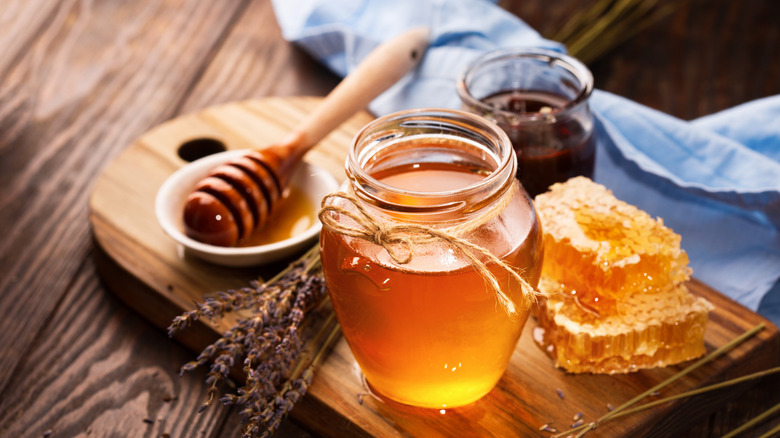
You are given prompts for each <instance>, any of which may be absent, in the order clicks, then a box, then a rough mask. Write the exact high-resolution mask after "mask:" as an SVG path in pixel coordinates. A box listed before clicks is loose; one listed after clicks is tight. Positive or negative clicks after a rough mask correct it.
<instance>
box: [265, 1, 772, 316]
mask: <svg viewBox="0 0 780 438" xmlns="http://www.w3.org/2000/svg"><path fill="white" fill-rule="evenodd" d="M273 5H274V11H275V13H276V16H277V19H278V22H279V24H280V26H281V28H282V33H283V35H284V37H285V38H286V39H287V40H289V41H292V42H294V43H296V44H298V45H300V46H301V47H303V48H304V49H305V50H307V51H308V52H309V53H311V54H312V55H313V56H314V57H315V58H316V59H318V60H320V61H321V62H322V63H324V64H325V65H327V66H328V67H329V68H330V69H331V70H333V71H334V72H335V73H337V74H339V75H342V76H344V75H346V74H347V73H349V72H350V71H352V70H353V69H354V68H355V66H356V65H357V64H358V63H359V62H360V61H361V60H362V59H363V57H364V56H365V55H366V54H367V53H369V52H370V51H371V50H372V49H373V48H374V47H375V46H376V45H378V44H379V43H381V42H383V41H385V40H388V39H390V38H392V37H393V36H395V35H397V34H399V33H401V32H403V31H404V30H407V29H410V28H412V27H417V26H428V27H429V28H430V29H431V35H430V38H429V39H430V47H429V49H428V51H427V53H426V55H425V57H424V58H423V60H422V62H421V64H420V66H419V67H418V69H417V70H416V71H414V72H413V73H410V74H409V75H407V76H406V77H405V78H404V79H403V80H401V81H400V82H399V83H398V84H396V85H395V86H394V87H392V88H391V89H390V90H388V91H387V92H385V93H384V94H382V95H381V96H380V97H378V98H377V99H375V100H374V101H373V102H372V103H371V105H370V110H371V111H372V112H373V113H374V114H375V115H384V114H388V113H391V112H394V111H398V110H402V109H408V108H420V107H442V108H459V107H460V100H459V98H458V96H457V93H456V91H455V82H456V79H457V77H458V75H459V74H460V73H461V72H462V71H463V69H464V68H465V67H466V65H468V64H469V63H470V62H471V61H472V60H474V59H475V58H476V57H477V56H479V55H481V54H483V53H485V52H486V51H489V50H493V49H498V48H510V47H519V46H527V47H540V48H547V49H551V50H557V51H561V52H563V51H565V47H563V46H562V45H560V44H559V43H557V42H554V41H550V40H547V39H544V38H542V37H541V36H540V35H539V34H538V33H537V32H536V31H535V30H533V29H532V28H530V27H529V26H528V25H527V24H525V23H524V22H523V21H522V20H520V19H519V18H517V17H515V16H514V15H512V14H510V13H508V12H506V11H504V10H503V9H501V8H500V7H498V6H496V5H495V4H494V3H493V2H490V1H486V0H455V1H445V0H395V1H392V2H388V1H381V0H302V1H296V2H290V1H286V0H273ZM591 107H592V108H593V111H594V113H595V115H596V130H597V133H598V134H599V141H598V146H597V159H596V170H595V175H594V180H596V181H597V182H599V183H601V184H604V185H605V186H607V187H608V188H609V189H611V190H612V191H613V193H614V194H615V196H617V197H618V198H619V199H622V200H624V201H626V202H630V203H632V204H634V205H636V206H638V207H639V208H641V209H643V210H645V211H647V212H648V213H649V214H651V215H653V216H657V217H661V218H663V220H664V223H665V224H666V225H667V226H669V227H671V228H672V229H673V230H674V231H675V232H677V233H679V234H680V235H681V236H682V246H683V248H684V249H685V250H686V251H687V252H688V254H689V257H690V260H691V262H690V264H691V267H692V268H693V270H694V276H696V277H697V278H698V279H700V280H701V281H703V282H704V283H706V284H708V285H709V286H711V287H713V288H714V289H716V290H718V291H720V292H722V293H724V294H726V295H728V296H730V297H731V298H733V299H734V300H736V301H738V302H739V303H741V304H743V305H745V306H746V307H748V308H750V309H752V310H755V311H758V312H759V313H762V314H763V315H764V316H766V317H767V318H769V319H770V320H772V321H773V322H774V323H775V324H779V325H780V282H778V278H780V235H779V234H778V230H779V229H780V96H773V97H769V98H765V99H761V100H757V101H754V102H749V103H746V104H743V105H740V106H738V107H735V108H732V109H729V110H726V111H723V112H720V113H717V114H713V115H710V116H706V117H702V118H700V119H697V120H693V121H684V120H680V119H677V118H674V117H671V116H669V115H667V114H664V113H661V112H658V111H655V110H652V109H650V108H648V107H644V106H642V105H640V104H637V103H635V102H632V101H630V100H628V99H625V98H621V97H619V96H616V95H614V94H610V93H608V92H604V91H601V90H594V92H593V95H592V97H591Z"/></svg>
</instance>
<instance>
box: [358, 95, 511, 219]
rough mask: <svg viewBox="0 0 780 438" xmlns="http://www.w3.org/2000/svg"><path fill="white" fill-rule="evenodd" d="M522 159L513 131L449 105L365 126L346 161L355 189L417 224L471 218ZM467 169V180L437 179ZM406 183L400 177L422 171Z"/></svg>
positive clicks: (506, 184) (505, 186) (501, 189)
mask: <svg viewBox="0 0 780 438" xmlns="http://www.w3.org/2000/svg"><path fill="white" fill-rule="evenodd" d="M516 169H517V159H516V157H515V154H514V151H513V149H512V144H511V142H510V141H509V138H508V137H507V135H506V134H505V133H504V132H503V130H501V128H499V127H498V126H496V125H495V124H494V123H492V122H489V121H487V120H485V119H483V118H481V117H478V116H474V115H472V114H468V113H465V112H462V111H455V110H445V109H423V110H409V111H402V112H398V113H394V114H391V115H389V116H385V117H382V118H379V119H376V120H375V121H373V122H372V123H370V124H368V125H367V126H366V127H364V128H363V129H362V130H361V131H360V132H359V133H358V134H357V136H356V137H355V140H354V142H353V145H352V148H351V149H350V153H349V156H348V157H347V162H346V172H347V177H348V184H349V187H350V189H351V190H352V191H353V192H354V193H355V194H356V195H357V196H358V197H359V198H360V199H361V200H362V201H363V202H365V203H367V204H368V205H370V206H372V207H374V208H376V209H378V210H380V211H381V212H383V213H387V214H391V215H393V216H396V217H398V215H401V216H402V217H403V220H405V221H411V222H439V223H441V222H443V221H445V222H446V221H457V220H462V219H467V218H468V217H470V216H472V215H473V214H475V213H478V212H479V211H480V210H481V209H483V208H484V207H486V206H488V205H490V204H491V203H493V202H495V201H496V200H497V199H499V198H500V197H501V196H503V195H505V194H506V193H507V191H508V190H509V189H511V188H512V184H513V182H514V176H515V172H516ZM448 171H453V172H465V173H468V174H469V176H468V178H467V179H466V180H467V181H469V182H468V183H467V184H464V183H462V182H460V183H459V184H454V185H451V186H450V185H448V184H447V183H446V181H443V179H442V178H440V177H438V175H439V173H436V172H440V173H441V172H444V173H441V175H446V172H448ZM423 172H428V173H427V174H426V175H427V177H426V178H428V179H427V180H425V181H422V180H419V179H418V184H399V183H398V178H392V177H393V176H397V175H409V176H410V178H415V175H420V176H421V175H423Z"/></svg>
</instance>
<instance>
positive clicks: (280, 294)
mask: <svg viewBox="0 0 780 438" xmlns="http://www.w3.org/2000/svg"><path fill="white" fill-rule="evenodd" d="M321 268H322V266H321V261H320V258H319V250H318V247H316V246H315V247H313V248H312V249H311V250H309V251H308V252H307V253H306V254H304V255H303V256H302V257H301V258H299V259H298V260H297V261H295V262H293V263H291V264H290V265H289V266H288V267H287V268H286V269H285V270H283V271H281V272H280V273H279V274H277V275H276V276H275V277H273V278H272V279H271V280H268V281H267V282H264V283H260V282H253V283H252V287H251V288H241V289H238V290H231V291H228V292H218V293H217V296H216V297H212V298H208V299H206V300H205V302H204V303H200V304H197V305H196V308H195V309H194V310H192V311H190V312H187V313H185V314H183V315H182V316H180V317H177V318H176V319H174V321H173V323H172V324H171V327H169V333H171V334H174V333H175V332H176V331H178V330H180V329H182V328H184V327H187V326H189V325H190V324H191V323H192V322H194V321H197V320H198V319H199V318H202V317H204V316H205V317H208V318H211V319H217V318H221V317H222V316H224V315H226V314H227V313H231V312H235V311H237V310H250V311H251V312H252V315H251V316H249V317H245V318H242V319H238V320H237V322H236V323H235V324H234V326H233V327H231V328H230V329H229V330H227V331H226V332H225V333H224V334H223V335H222V337H220V338H219V339H218V340H217V341H216V342H214V343H213V344H212V345H209V346H207V347H206V348H204V350H203V352H202V353H201V354H200V355H199V356H198V358H197V359H196V360H194V361H192V362H190V363H188V364H186V365H185V366H183V367H182V372H187V371H190V370H192V369H194V368H196V367H198V366H201V365H205V364H206V363H207V362H209V361H210V362H211V366H210V369H209V372H208V376H207V379H206V383H207V384H208V385H209V392H208V396H207V401H206V402H205V403H204V405H203V406H202V407H201V410H203V409H205V408H206V407H207V406H209V405H210V404H211V403H212V400H213V398H214V395H215V394H216V392H217V389H218V387H219V386H220V384H221V383H222V382H224V381H225V380H226V379H227V378H228V376H229V374H230V371H231V369H232V368H233V365H234V364H242V365H243V370H244V372H245V375H246V381H245V383H244V385H243V386H241V387H239V388H238V389H237V390H236V393H235V394H228V395H225V396H224V397H223V398H222V401H223V402H225V403H226V404H237V405H240V406H241V407H242V409H241V411H240V413H241V415H242V421H243V422H244V423H245V436H256V435H259V434H263V435H265V434H268V433H272V432H273V431H275V430H276V429H277V428H278V427H279V425H280V424H281V421H282V420H283V419H284V418H285V417H286V415H287V413H289V411H290V410H291V409H292V406H293V405H294V404H295V402H296V401H297V400H298V399H299V398H300V397H301V396H302V395H303V394H305V392H306V390H307V388H308V385H309V383H310V382H311V377H312V375H313V372H314V367H315V366H316V364H317V363H318V362H319V360H321V358H322V356H323V353H324V351H326V350H328V349H329V348H330V344H331V343H332V342H334V336H335V335H334V333H333V330H336V335H337V334H338V324H336V328H335V329H333V330H331V336H329V337H328V340H327V341H326V343H325V344H323V345H322V346H320V348H319V350H317V353H316V356H315V358H314V360H312V361H311V362H310V363H308V364H306V362H307V361H306V360H303V359H301V355H302V348H303V344H304V342H303V340H302V339H301V336H300V330H301V328H302V327H303V326H304V325H305V323H306V321H307V319H306V315H307V314H308V313H310V312H312V311H313V310H315V309H318V306H321V305H322V303H323V302H324V301H325V300H326V298H327V288H326V285H325V280H324V277H323V275H322V269H321ZM334 321H335V320H334V315H333V314H332V312H331V313H330V315H329V318H328V323H326V325H325V327H328V326H329V325H330V326H332V325H333V324H334ZM324 329H325V328H321V329H320V333H318V334H317V336H315V337H316V338H319V337H321V336H322V334H323V331H324ZM301 370H303V371H301Z"/></svg>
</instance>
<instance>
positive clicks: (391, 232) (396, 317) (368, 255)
mask: <svg viewBox="0 0 780 438" xmlns="http://www.w3.org/2000/svg"><path fill="white" fill-rule="evenodd" d="M516 168H517V160H516V156H515V154H514V153H513V151H512V143H511V142H510V141H509V138H508V137H507V135H506V134H505V133H504V132H503V131H502V130H501V129H500V128H499V127H498V126H496V125H495V124H494V123H492V122H490V121H488V120H485V119H483V118H481V117H478V116H475V115H473V114H469V113H466V112H462V111H455V110H439V109H421V110H410V111H403V112H399V113H394V114H390V115H388V116H385V117H382V118H379V119H377V120H375V121H373V122H372V123H370V124H368V125H367V126H366V127H365V128H363V130H362V131H361V132H359V133H358V135H357V136H356V137H355V140H354V142H353V144H352V147H351V150H350V152H349V156H348V157H347V162H346V173H347V177H348V178H347V181H346V182H345V184H344V186H343V187H342V189H343V191H342V192H339V193H338V194H334V195H331V196H329V197H326V199H325V201H324V202H323V209H322V210H321V211H320V219H321V220H322V222H323V230H322V233H321V237H320V250H321V258H322V266H323V270H324V274H325V279H326V281H327V285H328V290H329V293H330V297H331V301H332V303H333V308H334V311H335V314H336V317H337V319H338V321H339V323H340V325H341V329H342V332H343V334H344V337H345V339H346V341H347V343H348V344H349V346H350V348H351V350H352V352H353V354H354V356H355V359H356V360H357V363H358V364H359V366H360V368H361V370H362V372H363V374H364V376H365V379H366V381H367V383H368V385H369V386H370V389H371V390H372V392H373V393H375V394H377V395H378V396H380V397H382V398H387V399H390V400H393V401H396V402H400V403H403V404H407V405H412V406H418V407H426V408H436V409H445V408H450V407H456V406H462V405H466V404H469V403H472V402H474V401H476V400H478V399H479V398H481V397H483V396H484V395H486V394H487V393H488V392H490V391H491V389H492V388H493V387H494V386H495V385H496V383H497V382H498V380H499V379H500V378H501V376H502V375H503V373H504V372H505V369H506V367H507V364H508V362H509V360H510V357H511V356H512V354H513V352H514V351H515V347H516V345H517V341H518V339H519V337H520V334H521V332H522V329H523V326H524V324H525V321H526V319H527V316H528V313H529V309H530V303H531V300H532V299H533V297H532V295H533V288H535V287H536V284H537V282H538V280H539V275H540V271H541V261H542V234H541V230H540V225H539V221H538V218H537V215H536V211H535V209H534V207H533V204H532V202H531V200H530V198H529V197H528V195H527V194H526V193H525V191H524V190H523V189H522V187H521V186H520V184H519V183H518V182H517V179H516V178H515V173H516ZM529 289H530V290H529Z"/></svg>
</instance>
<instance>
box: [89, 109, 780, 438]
mask: <svg viewBox="0 0 780 438" xmlns="http://www.w3.org/2000/svg"><path fill="white" fill-rule="evenodd" d="M318 102H319V99H317V98H303V97H298V98H268V99H261V100H253V101H246V102H238V103H232V104H224V105H219V106H216V107H212V108H207V109H204V110H202V111H199V112H196V113H194V114H190V115H185V116H182V117H180V118H177V119H174V120H171V121H169V122H166V123H164V124H163V125H161V126H160V127H157V128H155V129H153V130H151V131H150V132H149V133H148V134H145V135H143V136H142V137H141V138H140V139H139V140H138V141H136V142H134V143H133V145H131V146H130V147H128V148H127V149H126V150H125V151H124V152H123V153H122V154H121V155H120V156H119V157H118V158H117V159H116V160H115V161H114V162H112V163H111V164H110V165H109V166H107V167H106V169H105V171H104V173H103V174H102V175H101V177H100V178H98V180H97V182H96V184H95V188H94V191H93V194H92V197H91V199H90V211H91V214H90V219H91V222H92V224H93V229H94V233H95V238H96V240H97V242H98V244H99V245H100V247H101V250H102V251H103V252H105V253H106V255H107V256H108V257H109V258H110V259H112V261H113V263H112V261H108V260H105V261H103V262H102V263H100V264H99V265H98V266H99V268H100V269H99V270H100V271H101V273H102V274H103V278H106V279H107V280H106V281H107V284H108V285H109V289H110V290H111V291H112V292H114V293H115V294H117V295H118V296H119V297H120V298H121V299H122V300H123V301H125V302H126V303H127V304H128V305H129V306H130V307H132V308H133V309H135V310H137V311H138V312H139V313H140V314H142V315H144V316H146V317H147V318H148V319H149V320H150V321H152V322H153V323H154V324H156V325H158V326H159V327H160V328H161V329H165V328H166V327H167V326H168V325H170V322H171V321H172V320H173V317H174V316H176V315H178V314H181V313H183V312H185V311H187V310H190V309H191V308H192V303H193V302H196V301H203V300H204V298H205V297H207V296H212V295H213V294H214V293H216V292H217V291H225V290H228V289H232V288H238V287H241V286H246V285H248V284H249V280H251V279H253V278H258V277H263V276H264V275H265V272H266V271H267V270H268V267H258V268H255V269H227V268H220V267H216V266H213V265H210V264H208V263H203V262H201V261H199V260H197V259H196V258H194V257H192V256H188V255H187V254H186V253H183V252H182V249H181V248H180V247H178V245H176V244H175V243H174V242H173V240H172V239H170V238H167V236H165V235H164V234H163V233H162V231H161V230H160V226H159V224H157V223H156V218H155V216H154V211H153V205H154V197H155V195H156V192H157V189H158V188H159V186H160V185H161V184H162V183H163V181H164V180H165V178H167V176H169V175H170V174H171V173H173V172H174V171H175V170H176V169H178V168H179V167H181V166H183V165H185V164H187V162H186V161H185V160H183V159H182V158H180V157H179V155H178V151H179V147H180V146H181V145H182V144H184V143H186V142H188V141H190V140H192V139H203V138H206V139H219V140H221V141H222V142H224V144H225V145H226V146H228V148H230V149H244V148H250V147H262V146H264V145H268V144H271V143H273V142H274V141H275V140H278V139H280V138H282V137H283V136H284V134H285V133H286V132H289V131H290V130H291V129H292V128H293V127H294V126H295V125H296V123H297V122H298V121H300V120H302V119H303V118H304V117H305V116H306V114H308V113H310V112H311V111H312V110H313V109H314V108H315V107H316V105H317V104H318ZM368 120H370V117H369V116H368V115H367V114H365V113H364V114H359V115H357V116H355V117H354V118H352V119H351V120H350V121H348V122H347V123H345V124H344V125H342V126H341V127H340V128H339V129H338V130H337V131H335V132H333V133H332V134H331V135H329V136H328V137H327V138H326V139H325V140H324V141H323V142H321V143H320V144H319V145H317V147H315V149H313V150H312V151H311V152H310V153H309V154H308V155H307V157H306V159H307V160H308V161H310V162H312V163H316V164H318V165H319V166H322V167H323V168H325V169H327V170H328V171H330V172H331V173H333V175H334V176H336V177H337V178H338V179H339V180H343V179H344V171H343V163H344V159H345V157H346V154H347V151H348V149H349V145H350V142H351V139H352V137H353V136H354V134H355V133H356V132H357V131H358V130H359V129H360V128H361V127H362V126H363V125H364V124H365V123H366V122H367V121H368ZM272 271H273V269H272ZM690 288H691V290H692V291H693V292H694V293H696V294H699V295H702V296H705V297H706V298H708V299H709V300H711V301H714V302H716V303H717V307H716V309H715V310H714V311H713V312H712V318H711V321H710V323H709V325H708V329H707V332H706V337H705V342H706V345H707V349H708V351H713V350H715V349H717V348H720V347H722V346H723V345H725V344H727V343H728V342H729V341H730V340H731V339H734V338H736V337H737V336H739V335H740V334H742V333H743V332H744V331H746V330H749V329H750V328H752V327H754V326H755V325H757V324H761V323H763V324H767V328H766V329H765V330H764V331H763V332H761V333H760V334H759V335H758V336H757V337H756V338H755V339H752V340H750V341H748V342H747V343H746V344H744V345H742V346H741V347H740V348H739V349H737V350H734V351H732V352H729V353H727V354H726V355H725V356H723V357H721V358H719V359H718V360H717V361H715V362H714V363H712V364H708V365H707V366H705V367H703V368H702V369H700V370H697V371H696V372H695V373H692V374H690V375H688V376H686V377H685V378H684V379H682V380H681V381H680V382H678V383H676V384H675V385H674V386H673V387H671V388H668V389H667V391H668V392H667V393H666V395H671V394H675V393H679V392H684V391H687V390H691V389H695V388H698V387H701V386H704V385H706V384H708V383H716V382H718V381H722V380H724V379H725V378H729V377H738V376H740V375H744V374H746V373H750V372H756V371H761V370H763V369H767V368H771V367H773V366H777V365H778V364H780V360H779V359H780V334H778V331H777V327H775V326H774V325H772V324H771V323H770V322H768V321H766V320H764V319H763V318H761V317H760V316H758V315H756V314H754V313H752V312H750V311H748V310H747V309H744V308H743V307H741V306H739V305H738V304H737V303H735V302H733V301H732V300H730V299H728V298H726V297H724V296H722V295H721V294H719V293H717V292H716V291H714V290H712V289H710V288H708V287H707V286H705V285H703V284H701V283H699V282H696V281H693V282H691V284H690ZM321 322H322V319H319V320H317V322H316V324H321ZM207 324H208V326H201V327H199V328H198V329H197V330H195V331H193V332H188V331H185V332H182V333H181V334H180V336H179V337H178V338H177V339H178V340H179V342H181V343H182V344H184V345H186V346H188V347H189V348H192V349H193V350H194V352H196V353H197V352H199V351H201V350H202V349H203V348H204V347H205V346H206V345H208V344H209V343H211V342H212V341H213V340H214V339H215V338H216V337H217V336H218V335H219V334H221V333H223V332H224V331H225V330H226V329H227V328H229V324H230V321H229V320H228V321H217V322H214V323H212V322H208V323H207ZM533 326H534V324H533V322H529V324H527V325H526V327H525V331H524V334H523V337H522V338H521V341H520V343H519V345H518V347H517V349H516V351H515V353H514V355H513V357H512V360H511V361H510V365H509V368H508V370H507V372H506V374H505V376H504V377H503V379H502V380H501V381H500V382H499V384H498V386H497V388H496V389H495V390H494V391H493V392H491V393H490V394H489V395H488V396H487V397H485V398H483V399H482V400H480V401H478V402H477V403H475V404H473V405H470V406H467V407H464V408H458V409H451V410H447V411H446V412H444V413H442V412H439V411H438V410H422V409H413V408H409V407H406V406H402V405H399V404H397V403H392V402H389V401H383V400H381V399H379V398H377V397H374V396H372V395H371V394H370V391H369V390H368V388H367V387H366V386H365V384H364V382H363V381H362V378H361V374H360V370H359V368H358V367H357V365H356V363H355V361H354V358H353V357H352V354H351V352H350V350H349V348H348V346H347V345H346V343H345V341H343V340H341V341H340V342H339V343H338V344H337V346H336V347H335V349H334V351H333V352H331V353H330V355H329V356H328V357H327V359H326V360H325V362H324V363H323V364H322V365H321V366H320V367H319V369H318V371H317V374H316V377H315V380H314V381H313V382H312V386H311V387H310V389H309V392H308V395H307V397H306V401H305V402H304V403H303V404H302V406H300V407H299V408H298V409H296V410H295V411H294V416H295V418H296V419H297V420H298V421H299V422H300V423H301V424H303V425H305V426H306V427H307V428H309V429H311V430H312V431H314V432H316V433H317V434H319V435H329V436H350V435H357V436H359V435H363V434H365V435H373V436H394V435H411V436H457V435H459V434H466V435H467V436H486V435H494V436H510V435H512V434H514V433H518V434H520V435H529V434H533V433H536V432H538V431H539V427H540V426H541V425H544V424H545V423H553V424H555V425H557V427H558V428H559V430H564V429H565V428H564V426H565V425H568V424H570V423H571V422H570V421H569V420H570V418H571V417H572V416H573V415H574V414H576V413H577V412H583V414H584V415H585V418H587V419H595V418H597V417H598V416H600V415H603V414H604V413H606V412H607V411H606V406H607V403H610V404H612V405H614V406H619V405H620V404H622V403H623V402H625V401H626V400H630V399H631V398H633V396H635V395H636V394H639V393H641V392H643V391H644V390H646V389H648V388H650V387H653V386H655V385H656V384H658V383H659V382H661V381H663V380H665V379H666V378H668V377H669V376H671V375H672V374H673V373H675V372H677V371H679V370H680V369H682V367H681V366H675V367H669V368H664V369H655V370H645V371H641V372H638V373H632V374H628V375H620V376H592V375H570V374H567V373H565V372H563V371H561V370H556V369H554V368H553V366H552V363H551V361H550V359H549V358H548V357H547V356H546V355H545V354H543V352H542V351H541V349H539V348H538V347H537V346H536V345H535V343H534V342H533V340H532V338H533V336H532V329H533ZM316 331H317V330H316V329H315V330H313V332H316ZM778 381H780V380H778ZM754 383H755V382H754ZM748 386H750V385H748ZM745 388H746V387H744V386H743V387H737V388H732V389H730V390H724V391H721V392H720V393H718V394H717V396H713V397H710V398H709V403H704V404H703V403H702V402H701V400H698V399H686V400H683V401H680V402H677V403H675V404H670V405H667V406H665V407H663V408H659V409H655V410H652V411H650V412H648V413H644V414H641V415H634V416H632V417H630V418H626V419H622V420H621V421H619V422H616V423H614V424H607V425H604V426H602V427H600V428H599V430H598V431H597V433H596V434H595V435H596V436H630V437H635V436H643V435H645V434H646V433H647V431H648V430H650V428H649V427H648V426H653V427H654V429H653V432H652V433H653V434H656V435H657V434H658V433H659V432H662V433H664V434H679V433H682V432H685V431H688V430H689V429H690V428H692V427H694V426H696V425H697V424H700V423H702V422H704V420H705V419H706V418H708V417H709V416H710V415H711V414H712V413H713V412H716V411H719V410H720V409H721V408H723V407H724V406H725V403H726V402H727V400H729V399H730V398H732V397H734V396H735V395H737V394H739V393H741V392H744V391H745ZM559 389H560V390H561V391H563V393H564V394H565V398H564V399H563V400H561V398H560V397H559V395H558V393H557V390H559ZM767 395H768V396H769V397H770V398H777V397H776V395H773V394H772V393H771V392H768V393H767ZM323 410H325V411H327V412H329V414H328V415H327V416H328V417H329V418H328V421H327V422H325V423H321V421H322V420H320V418H321V417H322V415H321V412H322V411H323ZM720 415H725V414H720ZM567 421H568V423H567ZM661 425H662V426H661Z"/></svg>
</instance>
